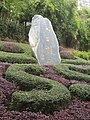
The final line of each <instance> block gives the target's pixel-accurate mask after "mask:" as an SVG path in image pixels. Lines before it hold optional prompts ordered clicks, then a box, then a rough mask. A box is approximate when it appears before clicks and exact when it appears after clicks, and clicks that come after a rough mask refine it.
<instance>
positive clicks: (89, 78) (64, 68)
mask: <svg viewBox="0 0 90 120" xmlns="http://www.w3.org/2000/svg"><path fill="white" fill-rule="evenodd" d="M71 66H72V65H69V64H60V65H55V66H54V67H53V69H54V70H55V71H56V73H57V74H59V75H62V76H63V77H65V78H67V79H71V80H80V81H85V82H90V75H87V74H84V73H81V71H78V72H77V71H75V70H71Z"/></svg>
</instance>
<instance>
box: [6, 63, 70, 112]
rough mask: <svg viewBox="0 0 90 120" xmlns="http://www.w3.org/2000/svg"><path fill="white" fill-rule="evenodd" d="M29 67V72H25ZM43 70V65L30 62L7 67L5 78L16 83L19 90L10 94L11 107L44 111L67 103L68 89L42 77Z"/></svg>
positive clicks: (68, 98) (49, 110)
mask: <svg viewBox="0 0 90 120" xmlns="http://www.w3.org/2000/svg"><path fill="white" fill-rule="evenodd" d="M29 69H30V70H31V71H30V73H27V72H25V71H27V70H29ZM35 69H36V70H35ZM34 70H35V71H34ZM44 71H45V70H44V68H43V67H41V66H39V65H30V64H25V65H24V64H22V65H18V64H14V65H12V66H11V67H9V68H8V70H7V71H6V79H7V80H9V81H12V82H14V83H16V84H18V85H19V86H20V90H21V91H17V92H14V93H13V94H12V101H11V109H14V110H18V111H22V110H26V109H27V110H28V111H34V112H38V111H41V112H44V113H46V112H52V111H55V110H60V107H64V105H67V104H68V102H69V101H70V92H69V90H68V89H67V88H66V87H65V86H64V85H63V84H60V83H58V82H56V81H53V80H51V79H47V78H43V77H42V76H43V75H44ZM33 74H35V75H39V76H35V75H33ZM40 76H41V77H40Z"/></svg>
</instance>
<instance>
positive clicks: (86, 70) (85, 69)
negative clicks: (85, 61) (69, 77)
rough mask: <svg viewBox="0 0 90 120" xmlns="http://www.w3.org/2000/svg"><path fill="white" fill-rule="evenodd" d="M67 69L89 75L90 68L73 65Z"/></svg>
mask: <svg viewBox="0 0 90 120" xmlns="http://www.w3.org/2000/svg"><path fill="white" fill-rule="evenodd" d="M69 69H70V70H74V71H77V72H81V73H84V74H88V75H90V67H81V66H75V65H73V66H69Z"/></svg>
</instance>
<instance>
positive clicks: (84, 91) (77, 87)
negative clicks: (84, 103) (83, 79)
mask: <svg viewBox="0 0 90 120" xmlns="http://www.w3.org/2000/svg"><path fill="white" fill-rule="evenodd" d="M69 90H70V92H71V93H72V95H73V96H75V95H76V96H77V97H79V98H80V99H82V100H90V85H87V84H73V85H71V86H70V87H69Z"/></svg>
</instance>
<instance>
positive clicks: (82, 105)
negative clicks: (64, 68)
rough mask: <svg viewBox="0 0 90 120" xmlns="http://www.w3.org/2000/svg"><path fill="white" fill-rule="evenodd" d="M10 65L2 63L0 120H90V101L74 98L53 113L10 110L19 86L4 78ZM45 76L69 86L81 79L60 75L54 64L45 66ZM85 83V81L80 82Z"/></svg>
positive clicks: (0, 73) (0, 71) (0, 66)
mask: <svg viewBox="0 0 90 120" xmlns="http://www.w3.org/2000/svg"><path fill="white" fill-rule="evenodd" d="M9 66H10V64H8V63H0V120H90V101H88V102H85V101H81V100H78V99H77V98H72V100H71V102H70V104H69V106H68V108H65V109H63V110H60V112H57V111H55V112H54V113H53V115H50V114H48V115H44V114H42V113H32V112H26V111H23V112H16V111H9V110H8V105H9V103H10V98H11V94H12V92H14V91H16V90H17V89H18V88H17V86H15V84H13V83H11V82H8V81H7V80H5V79H4V74H5V71H6V69H7V68H8V67H9ZM45 68H46V72H45V77H48V78H51V79H54V80H56V81H58V82H61V83H63V84H64V85H65V86H69V85H71V84H74V83H78V82H79V81H78V80H77V81H74V80H67V79H65V78H62V77H61V76H58V75H57V74H56V73H55V72H54V71H53V69H52V66H45ZM80 83H82V84H84V82H80Z"/></svg>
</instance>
